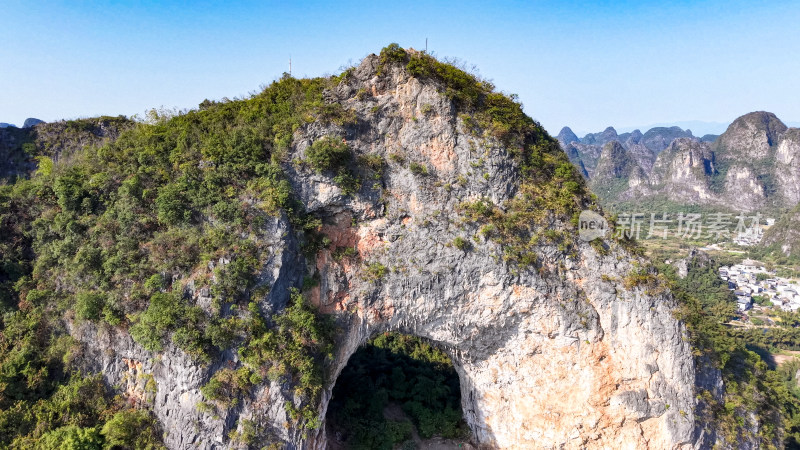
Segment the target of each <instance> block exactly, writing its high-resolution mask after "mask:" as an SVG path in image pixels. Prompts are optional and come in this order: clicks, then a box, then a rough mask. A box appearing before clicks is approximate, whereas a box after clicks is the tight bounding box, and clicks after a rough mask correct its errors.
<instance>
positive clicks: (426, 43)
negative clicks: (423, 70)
mask: <svg viewBox="0 0 800 450" xmlns="http://www.w3.org/2000/svg"><path fill="white" fill-rule="evenodd" d="M425 53H428V38H425Z"/></svg>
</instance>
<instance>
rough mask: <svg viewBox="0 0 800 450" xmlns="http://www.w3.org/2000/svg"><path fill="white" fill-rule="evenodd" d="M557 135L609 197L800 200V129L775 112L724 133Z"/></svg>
mask: <svg viewBox="0 0 800 450" xmlns="http://www.w3.org/2000/svg"><path fill="white" fill-rule="evenodd" d="M558 139H559V141H560V143H561V146H562V148H563V149H564V151H565V152H566V153H567V155H568V156H569V157H570V159H571V160H572V162H573V163H574V164H575V165H576V166H578V168H579V169H580V170H581V172H582V173H583V174H584V176H585V177H586V178H587V179H588V180H589V185H590V186H591V187H592V190H593V191H594V192H595V193H596V194H597V195H598V196H599V197H600V199H601V201H603V202H604V203H606V204H624V203H634V202H635V203H636V204H639V205H641V204H642V203H643V202H650V203H657V204H663V203H673V204H687V205H703V206H711V207H720V208H726V209H731V210H736V211H755V210H769V211H780V210H785V209H788V208H792V207H794V206H795V205H797V204H798V202H800V129H798V128H789V127H787V126H786V125H785V124H784V123H783V122H781V121H780V119H778V118H777V117H776V116H775V114H772V113H768V112H763V111H759V112H753V113H750V114H746V115H744V116H742V117H739V118H738V119H736V120H735V121H734V122H733V123H731V124H730V125H729V126H728V127H727V129H726V130H725V132H724V133H722V134H721V135H719V136H716V135H705V136H703V137H700V138H698V137H696V136H694V135H693V133H692V132H691V131H689V130H684V129H681V128H680V127H677V126H675V127H670V128H665V127H658V128H652V129H650V130H648V131H647V132H646V133H644V134H642V133H641V132H640V131H638V130H634V131H633V132H630V133H623V134H617V132H616V131H615V130H614V128H611V127H609V128H607V129H606V130H604V131H602V132H600V133H590V134H587V135H586V136H584V137H583V138H578V137H577V136H576V135H575V134H574V133H573V132H572V131H571V130H570V129H569V128H567V127H565V128H564V129H562V130H561V132H560V133H559V135H558Z"/></svg>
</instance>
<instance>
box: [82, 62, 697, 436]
mask: <svg viewBox="0 0 800 450" xmlns="http://www.w3.org/2000/svg"><path fill="white" fill-rule="evenodd" d="M379 65H380V60H379V58H378V57H377V56H374V55H373V56H370V57H367V58H366V59H365V60H364V61H363V62H362V64H361V65H360V66H359V67H358V68H355V69H354V70H352V71H351V72H350V73H349V75H348V78H347V79H346V82H342V83H340V84H339V85H338V87H337V88H336V89H335V90H333V91H332V92H328V93H327V96H328V97H329V98H328V100H329V101H331V102H334V103H339V104H341V105H342V106H343V107H344V108H345V109H348V110H350V111H353V113H354V115H355V118H356V119H355V120H354V123H352V124H349V125H338V124H336V123H324V122H319V121H318V122H312V123H309V124H308V125H307V126H305V127H303V128H301V129H299V130H297V131H296V132H295V134H294V136H293V142H292V147H291V149H290V151H289V155H288V157H287V160H288V161H302V160H303V159H304V158H305V157H306V150H307V149H308V148H309V146H310V145H312V143H313V142H315V141H317V140H319V139H322V138H324V137H327V136H335V137H336V138H341V139H343V140H344V141H346V143H347V145H348V147H349V148H350V149H352V150H353V151H354V153H355V154H356V155H361V156H363V155H377V156H379V157H380V158H381V160H382V161H384V162H385V163H386V164H387V167H385V169H384V170H383V173H382V174H381V176H380V177H379V179H376V180H375V181H374V182H375V183H376V186H375V187H374V188H372V189H370V188H369V185H368V183H366V184H367V187H366V188H362V189H361V190H360V191H359V192H358V194H357V195H345V193H344V192H343V191H342V189H341V188H340V187H338V186H337V185H336V183H335V182H334V180H333V179H332V176H331V175H330V174H325V173H323V174H320V173H317V172H315V171H314V170H313V169H311V168H309V167H307V166H306V165H304V164H302V163H299V164H286V165H285V170H286V171H287V175H288V178H289V180H290V182H291V184H292V188H293V191H294V193H295V195H296V196H297V198H298V200H299V202H300V203H302V204H303V205H304V206H305V209H306V210H307V211H308V212H309V213H311V214H313V215H315V216H316V217H319V218H320V219H321V220H322V221H323V226H322V229H321V233H322V234H324V235H325V236H326V237H327V238H328V239H329V240H330V243H329V245H328V246H327V248H325V249H322V250H321V251H320V252H318V253H317V254H316V256H315V257H314V258H313V259H312V260H309V259H307V258H306V257H305V256H304V255H303V254H302V253H301V251H300V243H299V242H298V239H297V237H296V236H295V234H294V233H293V232H292V227H291V226H290V225H289V221H288V220H287V218H286V217H285V216H281V217H277V218H274V219H273V220H272V221H271V222H269V223H267V224H266V225H265V226H267V227H268V228H269V230H270V235H271V236H273V241H272V242H271V243H270V245H271V248H272V251H271V255H270V257H269V261H268V262H267V263H266V265H265V266H264V267H263V268H262V270H261V274H260V276H259V284H260V285H261V286H264V287H268V288H269V295H267V296H265V297H264V298H262V299H259V302H260V306H261V308H262V309H263V310H264V311H266V312H276V311H280V310H281V309H282V308H283V307H284V306H285V305H286V301H287V297H288V290H289V288H290V287H299V286H300V285H301V284H302V279H303V276H304V275H310V276H314V277H315V278H317V279H318V284H317V286H316V287H314V288H312V289H311V290H310V292H309V295H308V297H309V299H310V301H311V302H312V303H313V304H315V305H316V306H317V307H318V308H319V309H320V310H321V311H322V312H324V313H328V314H331V315H333V316H334V317H335V318H336V320H337V323H338V329H339V330H340V334H339V339H338V341H337V346H336V351H335V357H334V359H333V361H332V362H331V363H330V365H329V366H328V367H327V368H326V372H327V374H328V375H329V377H328V382H327V383H326V386H325V388H324V390H323V393H322V400H321V403H320V405H319V409H318V415H319V417H320V418H322V419H324V417H325V412H326V407H327V403H328V401H329V399H330V395H331V390H332V389H333V386H334V384H335V379H336V376H337V375H338V374H339V373H340V371H341V370H342V368H343V367H344V366H345V365H346V363H347V360H348V359H349V357H350V356H351V355H352V354H353V352H354V351H355V350H356V348H358V347H359V346H360V345H362V344H363V343H364V342H366V340H367V339H368V338H369V337H370V336H371V335H373V334H374V333H378V332H381V331H384V330H398V331H401V332H404V333H407V334H413V335H416V336H420V337H423V338H426V339H429V340H431V341H434V342H436V343H438V344H439V345H440V346H441V347H442V348H444V349H445V350H446V351H447V352H448V353H449V354H450V356H451V358H452V359H453V361H454V363H455V365H456V368H457V370H458V373H459V376H460V380H461V389H462V407H463V410H464V413H465V418H466V420H467V422H468V423H469V425H470V427H471V429H472V431H473V435H474V438H475V439H476V440H477V441H478V443H480V444H482V445H486V446H490V447H499V448H539V447H558V446H562V445H563V446H565V447H567V448H583V447H607V448H642V447H651V448H674V447H680V446H683V445H686V446H688V445H689V444H690V442H691V441H692V434H693V431H694V430H695V418H694V405H695V400H694V390H695V389H694V380H695V366H694V361H693V357H692V354H691V349H690V346H689V343H688V339H687V337H686V331H685V328H684V326H683V324H682V323H681V322H680V321H679V320H677V319H676V318H675V317H674V316H673V310H674V309H675V307H676V303H675V301H674V300H673V299H672V297H671V295H670V294H669V293H668V292H666V291H663V292H658V293H653V292H647V291H646V290H645V289H644V288H639V287H631V286H630V285H628V287H626V286H625V283H623V280H624V279H625V278H626V277H628V275H629V274H630V273H631V271H633V270H634V268H635V267H634V264H633V262H634V258H633V257H632V256H631V255H629V254H628V253H626V252H625V251H624V250H622V249H621V248H620V247H619V246H618V245H617V244H615V243H614V242H612V241H608V242H606V243H604V244H602V247H603V248H602V249H600V248H599V247H598V248H595V246H592V245H589V244H586V243H582V242H580V241H578V240H575V243H574V245H573V246H572V247H571V249H570V250H569V251H567V250H566V249H564V248H559V245H558V244H556V243H553V242H551V241H548V240H543V241H542V242H540V243H536V244H535V245H532V247H533V248H534V251H535V253H536V264H535V265H532V264H518V263H515V262H509V261H506V260H505V259H504V256H505V255H506V250H507V249H506V248H504V244H503V243H502V242H498V241H495V240H493V239H485V238H482V237H479V231H480V227H479V225H477V224H475V223H471V222H469V221H465V220H463V218H462V217H461V216H460V215H459V213H458V212H457V211H458V210H459V205H461V204H462V203H463V202H470V201H476V200H479V199H484V200H485V201H486V202H490V203H492V204H493V205H497V206H498V207H503V205H505V204H506V203H507V202H508V201H509V200H511V199H512V198H514V197H515V195H516V194H518V190H519V186H520V178H521V170H520V167H518V165H517V164H516V163H515V162H514V159H513V157H512V156H511V154H510V149H509V148H506V146H505V145H503V144H502V143H501V142H500V141H499V140H498V139H496V138H494V137H492V136H489V135H482V134H480V133H476V132H474V131H470V129H469V128H470V127H469V126H468V125H467V124H466V123H465V121H464V118H463V117H459V111H458V109H457V108H456V106H455V105H454V102H453V101H452V100H451V99H449V98H448V97H446V96H444V95H442V93H441V92H440V90H441V88H442V87H441V86H439V85H438V84H437V83H435V82H423V81H421V80H420V79H419V78H416V77H414V76H411V75H410V74H409V73H408V71H407V70H405V68H404V67H403V66H401V65H391V66H386V67H382V68H381V70H382V75H380V76H379V75H378V66H379ZM420 118H422V119H423V120H420ZM412 163H413V164H415V165H416V166H414V165H412ZM423 167H424V168H427V169H422V168H423ZM426 172H427V174H426ZM544 226H545V227H546V228H549V229H551V230H554V231H556V232H561V233H573V232H574V226H572V225H570V224H569V223H568V222H566V221H564V220H558V219H552V220H550V221H549V222H548V223H547V224H546V225H544ZM570 230H571V231H570ZM347 248H352V249H354V251H352V252H350V253H352V255H351V256H347V255H346V254H344V252H342V253H338V252H340V251H341V250H343V249H347ZM342 255H344V256H343V257H342ZM191 294H192V295H193V296H194V297H195V298H196V297H198V295H200V294H199V293H198V292H192V293H191ZM73 335H75V336H77V337H78V338H79V339H80V340H82V341H83V342H85V343H87V345H88V347H89V349H88V350H87V352H88V353H89V356H90V357H91V358H90V359H91V360H92V362H93V364H94V365H95V369H96V370H102V371H103V373H104V374H105V375H106V377H107V378H108V380H109V382H110V383H111V384H119V383H120V382H121V381H122V380H125V379H129V378H130V375H131V373H132V372H131V371H135V372H136V373H137V374H138V373H139V372H142V373H148V374H152V375H153V376H154V378H155V381H156V384H157V386H158V388H157V391H156V392H155V393H154V394H153V397H154V401H153V409H154V411H155V413H156V415H157V416H158V418H159V420H160V421H161V423H162V424H163V425H164V427H165V431H166V433H167V434H166V438H165V440H166V443H167V445H168V446H169V447H170V448H184V447H196V448H205V449H213V448H225V447H226V446H227V445H228V443H227V442H226V438H225V436H226V435H227V433H228V432H229V431H230V430H231V428H232V427H233V426H234V424H235V423H236V421H237V419H241V418H247V417H252V418H256V417H257V418H258V424H259V426H260V427H261V428H263V429H265V430H267V431H269V433H270V434H271V435H273V436H275V437H276V438H277V439H278V440H280V441H282V442H285V443H288V444H289V445H290V448H324V447H325V434H324V432H323V431H320V430H321V429H323V427H321V428H320V429H318V430H316V431H313V430H312V431H310V432H309V431H304V430H302V429H300V428H299V427H298V426H297V424H296V423H294V422H293V421H291V420H289V418H288V414H287V411H286V408H285V406H284V405H285V403H286V402H296V399H295V398H294V396H293V394H292V392H291V389H290V387H287V386H286V385H283V384H281V383H280V382H278V381H269V382H265V383H263V384H262V385H260V386H258V387H257V388H256V389H255V390H254V392H253V394H252V398H248V399H243V402H242V404H240V405H238V406H237V407H236V408H234V409H232V410H230V411H226V412H224V413H223V415H222V416H221V417H219V418H218V419H213V418H211V417H210V416H209V415H208V414H205V413H203V412H201V411H198V410H197V408H196V405H197V403H198V402H200V401H202V395H200V393H199V388H200V387H201V386H202V385H203V383H204V382H205V381H207V380H208V377H209V376H210V374H211V373H213V372H214V371H215V370H217V369H218V368H220V367H223V366H224V365H226V364H230V365H235V364H237V361H238V359H237V355H236V354H235V352H233V351H226V352H223V355H222V356H221V358H220V359H219V360H218V361H215V362H214V364H213V365H212V366H211V367H201V366H199V365H198V364H196V363H195V362H193V361H192V360H191V358H189V357H188V356H187V355H185V354H183V353H182V352H180V351H179V350H177V349H175V348H174V347H173V346H169V347H168V348H167V349H166V350H165V352H163V353H162V355H161V357H160V358H155V357H154V355H152V354H150V353H149V352H146V351H143V350H142V349H141V347H139V346H138V345H136V344H135V343H134V342H133V341H132V340H131V338H130V336H129V335H127V334H126V333H124V332H122V331H119V330H114V331H111V332H107V331H103V330H98V329H95V328H93V327H92V326H91V325H85V326H84V327H83V328H81V329H74V330H73ZM109 348H114V349H115V352H114V353H112V354H110V353H109V352H107V351H106V350H107V349H109ZM130 361H138V362H142V364H139V365H137V364H135V363H133V365H131V364H130ZM131 367H133V368H131ZM135 375H136V374H134V376H135ZM130 389H131V390H132V391H133V392H136V390H137V389H138V387H137V386H135V385H134V386H130Z"/></svg>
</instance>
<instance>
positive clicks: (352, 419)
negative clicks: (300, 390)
mask: <svg viewBox="0 0 800 450" xmlns="http://www.w3.org/2000/svg"><path fill="white" fill-rule="evenodd" d="M392 407H395V408H396V409H399V408H402V411H403V412H404V416H405V417H404V416H398V415H397V414H396V413H395V414H392V413H391V408H392ZM387 408H389V410H387ZM387 416H388V418H387ZM327 417H328V420H329V421H330V422H331V423H332V425H333V427H334V428H335V429H337V430H340V431H341V432H343V433H345V435H346V437H345V439H346V444H347V447H348V448H352V449H387V450H388V449H391V448H393V445H395V444H403V443H406V445H409V446H411V443H410V442H408V441H409V440H410V439H411V436H412V427H413V429H415V430H416V431H417V432H418V434H419V435H420V437H422V438H430V437H432V436H434V435H438V436H442V437H446V438H455V439H467V438H468V437H469V429H468V428H467V426H466V424H465V423H464V421H463V418H462V414H461V391H460V389H459V382H458V374H457V373H456V371H455V369H454V368H453V363H452V362H451V361H450V358H448V357H447V355H445V354H444V353H443V352H442V351H441V350H438V349H436V348H435V347H433V346H431V345H430V344H428V343H427V342H425V341H423V340H422V339H420V338H416V337H411V336H406V335H402V334H397V333H385V334H382V335H379V336H377V337H376V338H374V339H373V340H372V341H370V342H369V344H368V345H367V346H366V347H364V348H362V349H359V350H358V351H357V352H356V353H355V354H354V355H353V356H352V357H351V358H350V361H348V363H347V367H345V369H344V370H343V371H342V374H341V375H340V376H339V378H338V379H337V381H336V386H335V388H334V391H333V398H332V399H331V402H330V405H329V406H328V416H327ZM408 418H410V421H409V419H408ZM403 448H405V447H403ZM411 448H414V447H413V446H411Z"/></svg>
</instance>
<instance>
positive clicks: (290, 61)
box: [289, 55, 292, 76]
mask: <svg viewBox="0 0 800 450" xmlns="http://www.w3.org/2000/svg"><path fill="white" fill-rule="evenodd" d="M289 76H292V55H289Z"/></svg>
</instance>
